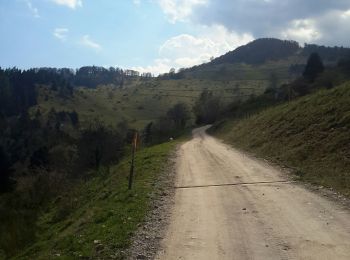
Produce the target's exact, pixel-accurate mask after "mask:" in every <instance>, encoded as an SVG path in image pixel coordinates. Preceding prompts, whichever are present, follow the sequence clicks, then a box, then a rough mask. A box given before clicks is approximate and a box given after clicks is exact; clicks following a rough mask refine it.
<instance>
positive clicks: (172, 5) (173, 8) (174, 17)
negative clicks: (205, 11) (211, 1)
mask: <svg viewBox="0 0 350 260" xmlns="http://www.w3.org/2000/svg"><path fill="white" fill-rule="evenodd" d="M207 2H208V0H158V3H159V5H160V7H161V8H162V10H163V12H164V13H165V14H166V15H167V17H168V19H169V21H170V22H171V23H175V22H176V21H186V20H187V18H188V17H189V16H190V15H191V14H192V10H193V8H194V7H196V6H198V5H205V4H207Z"/></svg>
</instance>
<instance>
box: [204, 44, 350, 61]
mask: <svg viewBox="0 0 350 260" xmlns="http://www.w3.org/2000/svg"><path fill="white" fill-rule="evenodd" d="M313 52H317V53H318V54H319V55H320V56H321V58H322V59H324V60H326V61H333V62H336V61H338V60H339V59H341V58H344V57H350V48H344V47H326V46H320V45H316V44H305V47H301V46H300V45H299V43H298V42H296V41H291V40H280V39H275V38H261V39H257V40H254V41H252V42H250V43H248V44H246V45H243V46H240V47H238V48H236V49H235V50H233V51H230V52H228V53H226V54H224V55H222V56H220V57H218V58H216V59H214V60H212V61H211V62H209V63H208V64H211V65H217V64H224V63H229V64H232V63H246V64H252V65H254V64H262V63H264V62H266V61H269V60H280V59H285V58H288V57H289V56H292V55H298V56H303V57H308V56H309V55H310V54H311V53H313Z"/></svg>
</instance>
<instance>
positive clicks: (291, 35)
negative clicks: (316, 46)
mask: <svg viewBox="0 0 350 260" xmlns="http://www.w3.org/2000/svg"><path fill="white" fill-rule="evenodd" d="M281 36H282V38H285V39H291V40H295V41H298V42H300V43H305V42H315V41H317V40H318V39H320V38H321V37H322V34H321V33H320V32H319V31H318V28H317V23H316V21H315V20H313V19H303V20H294V21H292V22H290V24H289V28H287V29H285V30H283V31H282V32H281Z"/></svg>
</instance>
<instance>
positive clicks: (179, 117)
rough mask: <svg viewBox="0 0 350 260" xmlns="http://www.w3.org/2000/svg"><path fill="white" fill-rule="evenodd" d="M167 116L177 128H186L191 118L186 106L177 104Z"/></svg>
mask: <svg viewBox="0 0 350 260" xmlns="http://www.w3.org/2000/svg"><path fill="white" fill-rule="evenodd" d="M167 116H168V117H169V119H171V120H172V121H174V123H175V126H176V127H177V128H184V127H185V126H186V122H187V120H188V119H189V118H190V113H189V111H188V108H187V105H186V104H184V103H177V104H176V105H174V106H173V107H172V108H170V109H169V110H168V112H167Z"/></svg>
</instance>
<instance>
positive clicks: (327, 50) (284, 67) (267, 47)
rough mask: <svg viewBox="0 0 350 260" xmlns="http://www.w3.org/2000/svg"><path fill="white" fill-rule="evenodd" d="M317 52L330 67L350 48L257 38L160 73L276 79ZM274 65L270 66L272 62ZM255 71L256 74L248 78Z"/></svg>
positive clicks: (347, 54) (345, 56)
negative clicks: (272, 76) (203, 60)
mask: <svg viewBox="0 0 350 260" xmlns="http://www.w3.org/2000/svg"><path fill="white" fill-rule="evenodd" d="M313 52H317V53H318V54H319V55H320V57H321V59H322V60H323V62H324V64H325V65H326V66H334V65H337V63H338V62H339V61H341V60H350V48H345V47H326V46H320V45H316V44H305V46H304V47H302V46H300V45H299V43H298V42H296V41H292V40H280V39H275V38H261V39H257V40H254V41H252V42H250V43H248V44H246V45H243V46H240V47H238V48H236V49H235V50H233V51H229V52H227V53H226V54H224V55H222V56H220V57H217V58H215V59H212V60H211V61H210V62H208V63H203V64H200V65H197V66H193V67H191V68H186V69H180V70H179V72H178V73H176V74H171V73H169V74H164V75H162V78H164V79H167V78H171V79H181V78H201V79H204V78H206V79H226V80H227V79H230V78H234V79H261V78H262V76H261V75H263V74H265V75H270V74H271V73H276V72H277V71H278V72H277V74H280V76H279V77H280V78H290V77H294V76H297V75H300V74H301V73H302V71H303V69H304V66H305V64H306V61H307V59H308V57H309V56H310V54H311V53H313ZM271 61H272V63H273V64H274V65H271V64H272V63H271ZM254 72H256V73H258V72H259V75H260V76H259V77H257V76H256V77H251V75H252V73H253V74H254Z"/></svg>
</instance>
